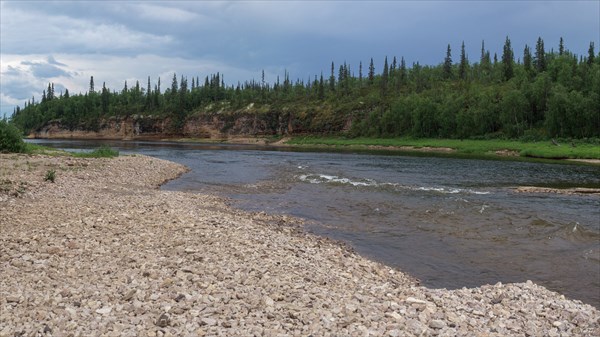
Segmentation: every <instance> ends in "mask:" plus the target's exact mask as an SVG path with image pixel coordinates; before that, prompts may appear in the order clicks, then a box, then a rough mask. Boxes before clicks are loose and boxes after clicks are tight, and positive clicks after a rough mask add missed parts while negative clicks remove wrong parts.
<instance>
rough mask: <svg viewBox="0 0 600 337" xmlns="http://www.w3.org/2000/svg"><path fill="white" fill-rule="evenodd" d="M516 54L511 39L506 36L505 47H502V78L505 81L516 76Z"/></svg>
mask: <svg viewBox="0 0 600 337" xmlns="http://www.w3.org/2000/svg"><path fill="white" fill-rule="evenodd" d="M514 62H515V58H514V54H513V50H512V47H511V46H510V39H509V38H508V36H507V37H506V41H505V42H504V48H503V49H502V78H503V79H504V80H505V81H508V80H510V79H511V78H512V77H513V76H514Z"/></svg>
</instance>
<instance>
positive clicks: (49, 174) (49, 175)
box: [44, 170, 56, 183]
mask: <svg viewBox="0 0 600 337" xmlns="http://www.w3.org/2000/svg"><path fill="white" fill-rule="evenodd" d="M55 179H56V171H55V170H48V171H46V176H45V177H44V181H49V182H51V183H53V182H54V180H55Z"/></svg>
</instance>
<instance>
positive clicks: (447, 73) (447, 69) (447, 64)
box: [442, 44, 452, 79]
mask: <svg viewBox="0 0 600 337" xmlns="http://www.w3.org/2000/svg"><path fill="white" fill-rule="evenodd" d="M442 69H443V72H444V78H445V79H450V78H452V51H451V50H450V44H448V48H447V49H446V58H444V66H443V68H442Z"/></svg>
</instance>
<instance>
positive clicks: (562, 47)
mask: <svg viewBox="0 0 600 337" xmlns="http://www.w3.org/2000/svg"><path fill="white" fill-rule="evenodd" d="M564 53H565V43H564V41H563V38H562V36H561V37H560V42H559V43H558V55H561V56H562V55H563V54H564Z"/></svg>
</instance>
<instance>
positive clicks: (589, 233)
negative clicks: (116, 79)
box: [35, 140, 600, 307]
mask: <svg viewBox="0 0 600 337" xmlns="http://www.w3.org/2000/svg"><path fill="white" fill-rule="evenodd" d="M35 142H37V143H42V144H43V145H47V146H52V147H57V148H63V149H74V150H81V149H90V148H94V147H97V146H98V145H99V144H107V145H109V146H111V147H113V148H117V149H119V150H120V151H121V152H122V153H141V154H145V155H150V156H154V157H158V158H162V159H167V160H171V161H174V162H178V163H181V164H184V165H186V166H188V167H190V168H191V171H190V172H189V173H187V174H185V175H183V176H182V177H181V178H179V179H176V180H173V181H171V182H169V183H167V184H166V185H164V186H163V187H162V188H163V189H167V190H183V191H192V192H199V193H214V194H218V195H221V196H224V197H228V198H230V199H231V200H232V203H233V206H235V207H238V208H242V209H245V210H252V211H266V212H268V213H279V214H287V215H292V216H296V217H301V218H304V219H306V220H307V227H306V228H307V229H308V230H309V231H311V232H313V233H316V234H319V235H324V236H327V237H330V238H333V239H336V240H342V241H345V242H347V243H349V244H350V245H351V246H352V247H354V249H355V250H356V251H358V252H359V253H361V254H362V255H365V256H367V257H370V258H372V259H375V260H378V261H381V262H383V263H385V264H388V265H391V266H394V267H397V268H399V269H401V270H403V271H406V272H408V273H409V274H411V275H413V276H415V277H417V278H418V279H419V280H420V281H421V284H422V285H425V286H428V287H444V288H449V289H452V288H461V287H463V286H466V287H473V286H479V285H482V284H488V283H491V284H494V283H496V282H498V281H501V282H524V281H526V280H532V281H534V282H536V283H539V284H542V285H544V286H546V287H548V288H549V289H552V290H555V291H558V292H561V293H563V294H565V295H567V296H568V297H571V298H574V299H579V300H582V301H583V302H586V303H589V304H592V305H594V306H596V307H600V197H599V196H598V195H560V194H544V193H539V194H533V193H532V194H528V193H516V192H514V190H513V188H514V187H516V186H522V185H527V186H543V187H600V168H599V167H598V166H595V167H594V166H574V165H560V164H544V163H531V162H510V161H489V160H474V159H456V158H448V157H444V158H440V157H423V156H418V157H415V156H406V155H398V154H396V155H389V154H388V155H381V154H377V153H352V152H306V151H292V150H290V149H286V148H268V147H253V146H240V145H214V144H190V143H171V142H119V141H104V142H101V141H63V140H36V141H35Z"/></svg>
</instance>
